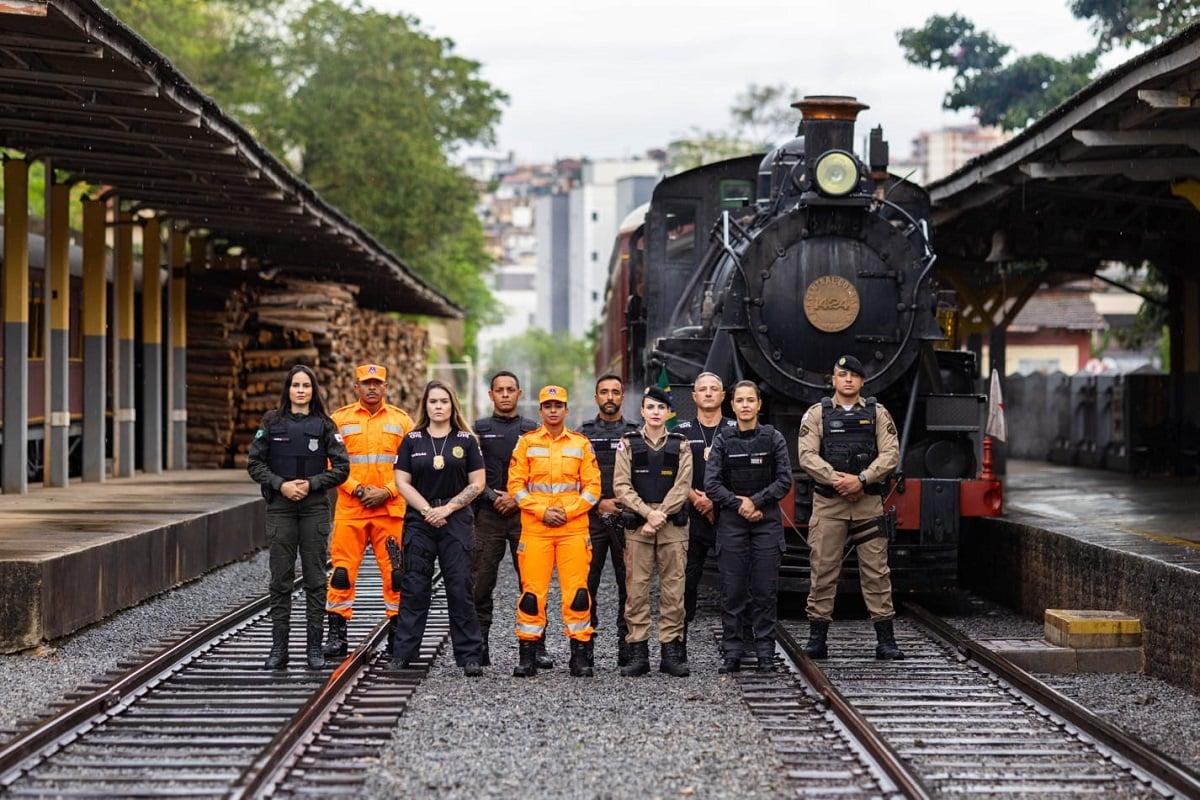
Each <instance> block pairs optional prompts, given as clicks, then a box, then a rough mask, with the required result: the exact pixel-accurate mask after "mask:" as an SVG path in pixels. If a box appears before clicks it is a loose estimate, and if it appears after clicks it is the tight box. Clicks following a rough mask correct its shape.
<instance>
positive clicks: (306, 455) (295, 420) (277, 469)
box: [247, 364, 350, 669]
mask: <svg viewBox="0 0 1200 800" xmlns="http://www.w3.org/2000/svg"><path fill="white" fill-rule="evenodd" d="M336 431H337V429H336V428H335V427H334V424H333V420H331V419H330V418H329V415H328V414H326V413H325V404H324V403H323V402H321V390H320V388H319V387H318V386H317V376H316V375H314V374H313V371H312V370H311V369H309V368H308V367H306V366H304V365H302V364H297V365H296V366H294V367H292V369H291V370H290V371H289V372H288V374H287V377H286V378H285V379H284V381H283V391H282V392H281V394H280V398H279V408H277V409H275V410H274V411H268V412H267V413H266V415H265V416H264V417H263V421H262V424H261V425H260V426H259V428H258V431H257V432H256V433H255V434H254V441H253V442H252V443H251V444H250V456H249V462H248V464H247V470H248V471H249V472H250V477H251V478H254V480H256V481H258V483H259V484H261V485H262V490H263V497H265V498H266V500H267V545H268V546H269V547H270V549H271V556H270V560H271V654H270V656H268V657H267V662H266V664H264V666H265V667H266V668H267V669H281V668H282V667H284V666H286V665H287V662H288V633H289V630H290V624H289V623H290V621H291V615H292V582H293V581H294V580H295V577H296V553H297V551H299V553H300V567H301V569H302V570H303V571H304V598H305V603H306V610H305V620H306V622H307V625H306V642H307V646H306V648H305V652H306V655H307V657H308V666H309V667H311V668H312V669H320V668H322V667H324V666H325V657H324V656H323V655H321V629H322V627H323V624H324V621H325V561H326V551H327V549H328V545H329V529H330V527H331V519H330V515H329V498H328V497H327V496H326V494H325V491H326V490H327V489H332V488H333V487H335V486H338V485H340V484H341V483H342V482H343V481H344V480H346V478H347V477H348V476H349V475H350V458H349V456H347V455H346V448H345V446H344V445H343V444H342V442H341V440H340V439H339V438H338V436H337V432H336Z"/></svg>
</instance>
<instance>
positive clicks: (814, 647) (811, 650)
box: [804, 619, 829, 659]
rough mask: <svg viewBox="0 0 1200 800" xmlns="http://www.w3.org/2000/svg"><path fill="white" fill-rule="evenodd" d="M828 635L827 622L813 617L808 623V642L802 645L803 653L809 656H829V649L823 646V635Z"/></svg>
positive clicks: (817, 657) (819, 657) (818, 657)
mask: <svg viewBox="0 0 1200 800" xmlns="http://www.w3.org/2000/svg"><path fill="white" fill-rule="evenodd" d="M828 635H829V623H828V622H825V621H823V620H819V619H814V620H810V621H809V623H808V643H807V644H805V645H804V653H805V655H807V656H808V657H809V658H816V659H822V658H829V649H828V648H827V647H826V646H825V637H827V636H828Z"/></svg>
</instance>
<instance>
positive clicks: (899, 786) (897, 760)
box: [775, 625, 933, 800]
mask: <svg viewBox="0 0 1200 800" xmlns="http://www.w3.org/2000/svg"><path fill="white" fill-rule="evenodd" d="M775 641H776V642H777V643H778V644H779V646H780V647H781V648H782V649H783V651H784V653H785V654H786V655H787V657H788V659H790V660H791V662H792V663H793V664H795V666H796V669H797V670H799V672H800V677H801V678H803V679H804V681H805V683H807V684H808V686H809V687H810V688H811V689H812V690H813V691H814V692H816V693H817V694H818V695H819V696H820V697H822V698H823V699H824V701H825V703H826V704H827V705H828V706H829V710H830V711H832V712H833V714H834V716H836V717H837V718H838V720H839V721H841V723H842V724H843V725H845V726H846V728H847V730H848V731H849V732H850V735H851V736H853V737H854V738H855V739H857V740H858V743H859V744H861V745H862V746H863V748H864V749H866V751H867V753H868V754H870V756H871V758H872V759H874V760H875V763H876V764H878V765H879V768H880V769H881V770H883V772H884V774H885V775H886V776H887V777H888V779H889V780H891V781H892V782H893V783H894V784H895V787H896V790H897V791H899V792H900V793H901V794H903V795H904V796H905V797H907V798H910V800H930V798H932V797H933V793H932V792H930V791H929V788H928V787H927V786H926V785H925V782H924V781H923V780H921V777H920V776H919V775H918V774H917V773H916V772H915V771H913V769H912V768H911V767H910V766H909V765H908V764H907V763H906V762H905V761H904V759H902V758H901V757H900V754H899V753H897V752H896V750H895V749H894V748H893V747H892V745H891V744H890V743H889V742H888V741H887V740H886V739H885V738H884V737H883V735H882V734H880V733H879V730H878V729H877V728H876V727H875V726H874V725H872V724H871V723H870V722H869V721H868V720H867V718H866V717H864V716H863V715H862V714H861V713H859V711H858V709H856V708H855V707H854V705H853V704H852V703H851V702H850V701H849V700H847V699H846V697H845V696H844V695H843V694H842V693H841V692H840V691H839V690H838V688H837V687H836V686H834V685H833V683H832V682H831V681H830V680H829V678H828V677H827V676H826V675H825V673H824V672H823V671H822V670H821V668H820V667H819V666H817V664H816V663H815V662H814V661H813V660H812V659H811V658H809V657H808V655H807V654H806V653H805V652H804V650H803V648H801V647H800V644H799V642H797V641H796V640H795V639H794V638H793V637H792V635H791V634H790V633H789V632H788V631H787V629H786V628H784V626H783V625H776V626H775Z"/></svg>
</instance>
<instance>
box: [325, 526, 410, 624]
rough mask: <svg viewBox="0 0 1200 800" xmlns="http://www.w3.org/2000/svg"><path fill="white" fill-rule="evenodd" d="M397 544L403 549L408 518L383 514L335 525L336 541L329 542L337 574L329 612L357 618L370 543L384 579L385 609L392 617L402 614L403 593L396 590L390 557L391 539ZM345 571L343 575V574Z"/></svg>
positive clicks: (331, 582) (331, 586)
mask: <svg viewBox="0 0 1200 800" xmlns="http://www.w3.org/2000/svg"><path fill="white" fill-rule="evenodd" d="M389 536H390V537H392V538H393V539H395V540H396V546H397V547H399V546H400V543H401V542H402V541H403V536H404V518H403V517H393V516H390V515H387V514H381V515H379V516H377V517H366V518H363V519H337V518H336V517H335V519H334V524H333V537H332V539H331V540H330V542H329V558H330V561H332V562H333V574H332V575H330V577H329V589H328V592H327V594H326V599H325V610H326V611H328V612H329V613H331V614H338V615H340V616H343V617H345V618H346V619H350V618H351V617H352V616H353V615H354V587H355V585H356V584H357V582H358V568H359V567H360V566H362V560H363V553H364V551H365V550H366V548H367V543H368V542H370V544H371V550H373V551H374V552H375V563H376V564H378V565H379V574H380V576H382V578H383V605H384V608H385V609H387V615H388V616H389V617H394V616H396V613H397V612H398V611H399V610H400V592H399V591H398V590H397V589H393V588H392V559H391V558H390V557H389V556H388V551H387V540H388V537H389ZM339 570H341V572H339Z"/></svg>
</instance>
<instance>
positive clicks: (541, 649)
mask: <svg viewBox="0 0 1200 800" xmlns="http://www.w3.org/2000/svg"><path fill="white" fill-rule="evenodd" d="M534 660H535V661H537V667H538V669H554V659H553V658H551V657H550V655H549V654H548V653H547V652H546V637H545V635H543V636H542V637H541V638H539V639H538V640H537V651H536V652H535V654H534Z"/></svg>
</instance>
